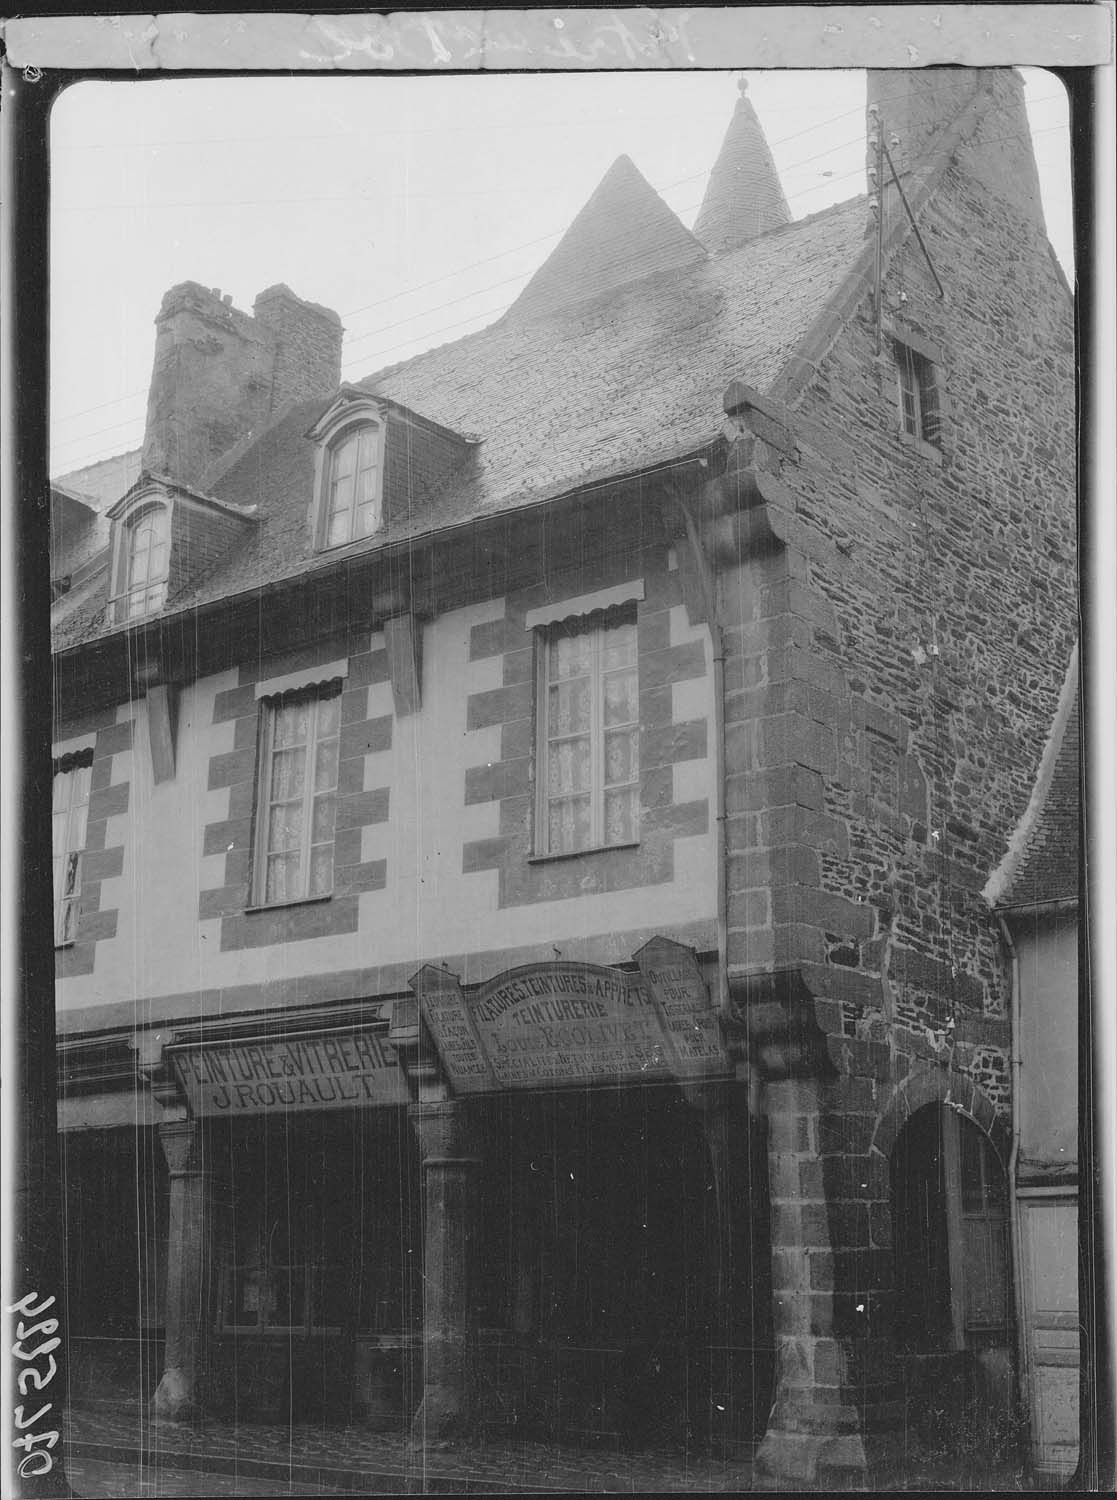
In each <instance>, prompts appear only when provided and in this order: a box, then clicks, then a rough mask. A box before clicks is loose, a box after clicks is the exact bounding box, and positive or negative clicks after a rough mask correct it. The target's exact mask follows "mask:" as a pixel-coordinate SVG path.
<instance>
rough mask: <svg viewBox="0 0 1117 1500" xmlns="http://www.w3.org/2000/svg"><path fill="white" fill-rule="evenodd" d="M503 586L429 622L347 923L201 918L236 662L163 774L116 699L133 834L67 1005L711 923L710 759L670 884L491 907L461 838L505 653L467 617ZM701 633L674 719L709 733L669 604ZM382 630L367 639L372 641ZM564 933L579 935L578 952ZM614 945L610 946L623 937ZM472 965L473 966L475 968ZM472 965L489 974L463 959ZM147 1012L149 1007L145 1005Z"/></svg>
mask: <svg viewBox="0 0 1117 1500" xmlns="http://www.w3.org/2000/svg"><path fill="white" fill-rule="evenodd" d="M503 612H504V602H503V600H495V601H488V602H486V603H484V604H480V605H477V606H473V607H469V608H466V609H461V610H457V611H454V612H453V613H451V614H447V615H445V616H442V617H441V618H439V619H437V620H435V621H434V622H433V623H430V624H428V625H427V626H426V627H425V630H424V639H423V673H424V680H423V706H422V709H421V710H420V711H419V712H418V713H416V714H413V715H409V716H406V717H404V718H401V719H396V720H395V722H394V725H393V735H392V745H391V748H390V749H389V750H387V751H383V752H378V753H374V754H370V755H369V756H367V757H366V767H365V782H364V784H365V787H366V789H372V788H375V787H381V786H388V787H390V789H391V791H390V815H389V818H388V821H387V822H386V823H383V824H377V825H373V826H371V827H368V828H366V829H364V830H363V834H362V858H363V859H377V858H383V859H386V860H387V874H388V881H387V886H386V888H385V889H384V890H381V891H373V892H368V893H365V894H362V895H361V896H360V898H359V905H360V926H359V931H358V932H357V933H354V934H349V935H345V934H343V935H340V936H336V937H335V936H331V937H323V938H315V939H309V940H306V941H301V942H297V943H284V944H277V945H274V946H272V947H266V948H255V949H243V950H238V951H234V952H227V953H222V952H221V948H220V943H221V923H220V921H219V920H217V919H213V920H207V921H200V920H199V917H198V899H199V892H200V891H201V890H202V889H206V888H214V887H218V886H221V885H223V884H224V855H223V854H221V855H210V856H203V854H202V848H203V838H204V832H205V828H206V825H207V824H210V823H214V822H218V821H221V820H223V819H224V818H226V817H227V816H228V807H229V792H228V790H227V789H226V788H221V789H218V790H215V791H210V790H209V789H208V786H207V783H208V777H209V765H210V759H211V757H212V756H214V755H217V754H221V753H224V752H228V751H231V750H232V748H233V736H234V725H233V723H232V722H226V723H222V724H216V725H215V724H214V723H213V706H214V699H215V697H216V695H217V694H218V693H219V692H222V691H225V690H227V689H229V688H231V687H234V686H235V685H236V681H237V674H236V673H235V672H232V671H231V672H227V673H223V674H221V675H219V676H214V677H209V678H206V679H204V680H203V681H201V682H199V683H197V684H195V685H193V686H191V687H189V688H185V689H184V690H183V691H182V693H181V696H180V701H179V712H178V731H177V744H176V774H175V776H174V778H173V779H172V780H170V781H166V782H164V783H162V784H160V785H156V784H155V783H154V779H153V775H152V767H151V759H150V751H149V746H148V735H147V724H146V705H145V704H144V702H143V701H142V700H140V701H138V702H136V703H133V704H129V705H125V706H122V708H121V710H120V713H119V716H118V717H119V718H121V719H124V718H128V717H134V719H135V736H134V739H135V744H134V749H133V750H132V751H128V752H122V753H121V754H120V755H118V756H117V757H115V763H114V767H113V779H114V780H121V779H127V780H128V781H129V782H130V786H131V790H130V793H129V807H128V812H127V813H126V814H124V815H121V816H120V817H118V818H114V819H112V820H111V823H110V827H109V830H108V844H110V845H112V844H114V843H119V842H122V843H123V844H124V846H125V854H124V869H123V874H122V875H121V876H120V877H119V878H117V879H115V880H111V881H106V882H105V883H104V887H103V894H102V906H103V907H112V906H116V907H118V908H119V917H118V925H117V933H116V936H115V937H114V938H111V939H105V940H102V941H101V942H99V943H98V945H97V957H96V966H95V970H94V973H93V974H92V975H88V976H80V977H76V978H72V979H65V980H63V981H61V982H60V983H59V986H58V1004H59V1008H60V1009H61V1010H62V1011H64V1012H67V1013H70V1012H75V1011H80V1010H83V1009H86V1008H88V1007H92V1006H104V1005H116V1004H118V1003H120V1002H124V1003H125V1004H127V1003H129V1002H132V1003H135V1002H140V1001H143V1000H144V999H146V998H151V997H158V996H169V995H190V994H200V993H202V992H205V991H209V990H213V989H224V988H227V987H231V986H236V985H260V984H265V983H268V982H269V981H275V980H283V979H289V978H292V977H295V976H313V975H318V974H329V973H335V972H337V971H340V970H349V969H367V968H377V967H381V966H384V965H392V964H403V965H411V964H413V965H414V966H415V968H418V967H419V965H420V964H422V963H424V962H438V961H439V960H440V959H441V958H444V957H448V956H454V957H456V958H459V959H460V958H461V956H462V955H470V954H484V953H486V952H489V951H491V950H502V949H509V948H521V947H529V946H533V945H534V946H536V947H538V948H539V950H540V951H539V953H538V957H540V958H544V957H546V958H550V957H553V956H554V953H553V949H554V948H555V947H557V948H559V949H562V950H563V951H564V952H565V954H566V956H580V955H581V954H582V953H585V954H586V956H588V952H587V949H586V945H587V944H588V945H589V950H592V954H593V956H594V957H596V958H597V960H598V961H600V962H608V961H611V960H616V959H618V958H627V957H629V956H630V954H629V953H628V952H622V951H620V950H619V949H617V948H616V944H615V943H614V942H613V935H615V934H618V933H625V932H632V931H637V930H640V931H647V932H648V934H649V935H650V933H651V932H652V931H662V932H664V933H667V934H671V933H673V932H676V931H679V930H680V929H681V928H682V927H684V926H685V925H686V924H688V923H694V922H708V923H709V927H710V932H711V935H712V934H713V931H714V918H715V903H716V879H715V868H714V858H715V850H714V837H715V835H714V826H713V809H714V786H713V761H712V759H711V758H709V757H707V758H706V759H703V760H700V761H693V762H687V763H684V764H681V765H678V766H676V767H675V770H674V777H675V793H676V800H691V799H695V798H699V797H707V798H708V799H709V801H710V819H709V824H708V828H707V831H706V832H705V833H704V834H701V835H695V836H691V837H687V838H682V839H677V840H676V841H675V872H674V879H673V880H672V881H671V882H670V883H669V884H664V885H661V886H647V887H642V888H639V889H635V890H630V891H618V892H616V893H611V894H607V895H601V894H587V895H586V896H584V897H573V898H571V899H568V900H562V901H553V902H547V903H540V904H536V905H526V906H522V907H511V908H506V909H504V910H501V909H500V908H499V907H498V904H497V903H498V875H497V872H496V871H495V870H494V871H487V870H486V871H480V872H476V873H471V874H464V873H463V872H462V845H463V843H464V842H468V841H470V840H473V839H481V838H487V837H492V836H495V835H496V834H497V833H498V832H499V819H500V807H499V803H497V802H490V803H479V804H474V805H472V806H466V805H465V771H466V768H467V767H468V766H477V765H483V764H485V763H486V762H487V761H495V760H499V759H500V737H501V736H500V728H499V726H497V727H492V728H486V729H480V730H469V729H467V728H466V723H467V700H468V698H469V695H470V694H472V693H476V692H482V691H485V690H487V689H490V688H497V687H500V686H501V684H502V659H501V658H500V657H499V656H498V657H490V658H483V659H481V660H478V661H470V660H469V638H470V629H471V628H472V626H474V625H476V624H480V623H482V622H484V621H487V620H492V619H496V618H499V617H501V615H502V614H503ZM689 640H706V641H707V675H706V677H705V678H704V679H702V680H700V681H690V682H684V683H679V684H677V685H676V686H675V687H674V688H673V700H674V711H675V718H676V719H684V718H695V717H699V716H705V717H706V719H707V723H708V742H709V741H712V735H713V722H712V707H713V704H712V678H711V674H710V662H709V644H708V639H707V632H706V629H705V627H697V628H692V627H691V626H689V625H688V624H687V621H686V612H685V610H684V609H682V608H676V609H673V610H672V611H671V643H672V644H673V645H677V644H681V643H683V642H686V641H689ZM382 644H383V640H382V637H381V636H379V635H376V636H374V637H373V638H372V646H373V649H378V648H379V647H380V646H382ZM392 712H393V701H392V689H391V685H390V684H389V683H387V682H385V683H377V684H374V685H373V686H372V687H371V688H370V689H369V704H368V714H369V716H370V717H377V716H379V715H382V714H390V713H392ZM567 949H569V951H567ZM614 950H616V951H614ZM465 967H466V968H467V969H468V968H469V965H468V964H466V966H465ZM463 977H464V978H466V979H467V980H471V981H472V980H477V979H481V978H488V977H491V976H490V975H489V974H488V973H487V972H485V973H481V972H477V973H473V972H467V973H466V974H464V975H463ZM138 1019H140V1020H142V1019H143V1018H142V1015H141V1016H139V1017H138Z"/></svg>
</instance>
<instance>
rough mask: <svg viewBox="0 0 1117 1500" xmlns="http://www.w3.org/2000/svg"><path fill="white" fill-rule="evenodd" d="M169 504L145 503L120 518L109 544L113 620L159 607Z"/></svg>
mask: <svg viewBox="0 0 1117 1500" xmlns="http://www.w3.org/2000/svg"><path fill="white" fill-rule="evenodd" d="M170 519H171V517H170V508H169V507H168V506H167V504H166V503H165V502H163V501H161V500H154V501H149V502H148V503H145V504H144V505H142V506H140V507H139V508H138V509H136V510H134V511H132V513H131V514H130V515H128V516H126V517H124V518H122V519H121V520H120V521H119V523H118V524H117V526H116V528H115V533H116V534H115V538H114V543H115V545H114V548H113V591H112V593H113V616H114V618H115V620H116V621H117V623H118V624H119V623H122V622H123V621H125V620H138V619H143V618H144V616H145V615H151V614H154V613H155V612H156V611H157V610H160V609H162V607H163V604H164V603H165V601H166V597H167V580H168V578H169V576H170V552H171V549H170V531H171V527H170Z"/></svg>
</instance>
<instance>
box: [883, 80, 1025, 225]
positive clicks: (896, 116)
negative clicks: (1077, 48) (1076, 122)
mask: <svg viewBox="0 0 1117 1500" xmlns="http://www.w3.org/2000/svg"><path fill="white" fill-rule="evenodd" d="M867 81H868V101H867V102H868V105H869V134H870V136H871V135H872V129H873V120H874V117H875V118H876V119H879V120H880V121H881V122H882V125H883V134H884V141H885V144H886V145H887V147H888V151H889V154H890V155H891V157H892V163H893V165H894V167H895V168H896V171H897V173H898V174H899V176H900V181H901V182H902V183H903V185H904V191H905V192H907V191H909V188H910V186H911V185H912V183H913V182H918V181H920V180H921V179H922V178H923V177H924V176H925V175H926V172H927V170H928V168H929V166H930V163H931V161H932V159H933V158H934V156H935V154H936V147H937V146H938V145H939V144H940V143H941V142H942V140H943V138H944V135H945V133H946V132H947V131H948V130H949V129H950V128H951V126H953V125H955V124H956V123H958V122H959V121H960V120H961V118H962V116H963V115H966V114H967V112H968V111H970V110H971V106H972V107H973V114H972V118H971V123H970V124H969V126H968V128H966V129H965V130H964V132H963V136H962V139H961V141H960V142H959V143H958V146H957V147H956V149H955V155H956V158H957V160H958V162H959V163H960V165H961V166H962V167H963V169H964V170H965V171H966V173H967V175H968V176H970V177H971V178H974V179H976V180H977V181H978V182H979V183H980V184H981V186H982V187H983V189H984V190H985V192H986V193H987V194H988V195H989V196H990V197H995V198H998V199H1000V200H1001V201H1002V202H1004V203H1008V204H1010V205H1012V206H1013V207H1014V208H1016V209H1017V211H1018V212H1020V213H1021V214H1022V215H1023V216H1024V217H1025V218H1029V219H1032V220H1037V221H1038V223H1039V225H1040V227H1042V226H1043V209H1042V206H1041V202H1040V194H1039V174H1038V172H1037V171H1036V163H1035V156H1034V154H1033V152H1032V143H1031V132H1030V128H1029V125H1028V115H1027V110H1026V108H1025V105H1024V81H1023V79H1022V78H1021V77H1020V74H1019V73H1017V72H1016V70H1015V69H1014V68H955V67H936V68H877V69H870V70H869V72H868V74H867ZM874 106H875V111H874V108H873V107H874ZM868 158H869V160H868V165H869V166H870V167H872V166H874V165H875V153H874V152H873V150H872V149H871V148H870V149H869V151H868ZM884 179H885V182H886V183H887V182H888V181H889V180H890V178H889V174H888V168H887V165H886V166H885V172H884ZM869 193H870V195H873V194H875V193H876V185H875V183H874V181H873V178H872V177H871V176H870V178H869Z"/></svg>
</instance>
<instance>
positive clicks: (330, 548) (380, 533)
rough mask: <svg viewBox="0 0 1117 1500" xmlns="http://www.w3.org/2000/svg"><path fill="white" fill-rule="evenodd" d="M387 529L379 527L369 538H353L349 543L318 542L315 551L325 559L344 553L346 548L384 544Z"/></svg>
mask: <svg viewBox="0 0 1117 1500" xmlns="http://www.w3.org/2000/svg"><path fill="white" fill-rule="evenodd" d="M387 529H388V528H387V527H386V526H378V527H377V528H376V530H375V531H370V532H369V533H368V535H367V536H351V537H350V538H349V540H348V541H347V542H317V543H316V544H315V547H314V550H315V552H316V553H318V555H319V556H320V557H325V556H329V555H331V554H332V553H335V552H344V551H345V549H346V547H360V546H368V545H369V544H370V543H372V542H382V541H384V540H385V534H386V532H387Z"/></svg>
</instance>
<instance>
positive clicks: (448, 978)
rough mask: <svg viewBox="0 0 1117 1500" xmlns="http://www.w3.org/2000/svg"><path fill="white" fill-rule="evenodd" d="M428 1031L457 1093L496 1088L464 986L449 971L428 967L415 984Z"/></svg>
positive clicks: (419, 975) (417, 975)
mask: <svg viewBox="0 0 1117 1500" xmlns="http://www.w3.org/2000/svg"><path fill="white" fill-rule="evenodd" d="M411 988H412V989H413V990H414V991H415V993H416V995H417V996H418V997H419V1006H420V1009H421V1011H422V1015H423V1020H424V1021H425V1022H426V1024H427V1030H428V1031H429V1032H430V1034H431V1039H432V1041H433V1042H434V1045H435V1047H436V1048H437V1049H438V1055H439V1057H440V1058H441V1059H442V1066H443V1067H444V1068H445V1070H446V1074H447V1077H448V1078H449V1080H450V1082H451V1084H452V1085H453V1088H454V1092H455V1093H457V1094H471V1093H472V1094H475V1093H478V1092H479V1091H481V1090H483V1089H491V1088H492V1087H493V1086H494V1079H493V1074H492V1070H491V1069H490V1067H489V1063H488V1059H487V1058H486V1056H485V1054H484V1052H483V1051H482V1048H481V1042H480V1039H479V1037H478V1035H477V1032H476V1030H475V1028H474V1026H473V1023H472V1021H471V1019H470V1015H469V1011H468V1009H467V1008H466V1003H465V996H464V995H463V994H462V987H461V985H460V984H459V982H458V979H457V977H456V976H455V975H453V974H451V973H450V972H449V971H448V970H446V969H436V968H434V966H433V965H432V964H427V965H426V966H425V967H424V968H422V969H420V970H419V972H418V974H416V975H415V978H414V979H413V980H412V981H411Z"/></svg>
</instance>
